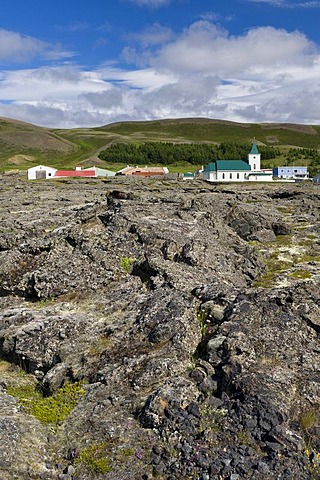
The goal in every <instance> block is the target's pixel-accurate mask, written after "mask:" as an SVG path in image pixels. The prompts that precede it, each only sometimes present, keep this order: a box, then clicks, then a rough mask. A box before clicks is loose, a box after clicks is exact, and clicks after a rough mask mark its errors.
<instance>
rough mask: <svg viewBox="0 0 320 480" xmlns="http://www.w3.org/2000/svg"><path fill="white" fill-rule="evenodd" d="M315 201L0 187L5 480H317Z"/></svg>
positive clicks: (265, 188)
mask: <svg viewBox="0 0 320 480" xmlns="http://www.w3.org/2000/svg"><path fill="white" fill-rule="evenodd" d="M319 200H320V190H319V187H318V186H317V185H313V184H311V183H310V184H309V183H308V184H282V183H275V184H274V185H256V184H252V185H223V186H222V185H210V184H206V183H204V182H201V181H200V180H199V181H195V182H193V183H191V182H190V183H187V182H184V181H182V180H174V179H163V180H161V179H140V178H130V179H128V178H121V177H117V178H113V179H112V180H98V179H90V180H85V179H79V180H58V181H34V182H28V181H27V180H26V179H25V178H23V177H21V176H18V175H16V176H2V178H1V204H0V210H1V219H2V221H1V230H0V233H1V234H0V277H1V283H0V305H1V310H0V355H1V359H2V360H1V361H0V405H1V409H0V425H1V428H0V445H1V448H0V479H1V480H14V479H18V480H20V479H22V480H23V479H41V480H51V479H60V480H72V479H73V480H76V479H81V480H89V479H90V480H91V479H100V478H101V479H110V480H123V479H125V478H128V479H132V480H136V479H137V480H138V479H141V480H143V479H144V480H150V479H153V478H158V479H160V480H161V479H163V480H174V479H181V480H182V479H183V480H187V479H190V480H191V479H196V480H209V479H216V480H245V479H255V480H260V479H261V480H262V479H264V480H265V479H270V480H272V479H281V480H282V479H283V480H289V479H290V480H291V479H297V480H304V479H310V478H315V479H318V478H320V441H319V433H320V424H319V405H320V383H319V382H320V371H319V365H320V342H319V333H320V315H319V313H320V299H319V274H320V223H319V215H320V212H319ZM79 382H81V383H80V384H79ZM79 385H81V387H80V390H81V393H80V394H79V395H78V394H76V393H75V392H76V390H70V391H69V393H68V395H67V397H63V398H64V400H63V401H62V404H61V403H59V401H60V400H59V398H61V392H62V391H64V388H65V387H68V386H69V387H70V388H71V389H73V388H75V389H76V388H77V387H79ZM31 391H32V392H33V394H32V395H31V394H30V392H31ZM70 392H71V393H70ZM33 395H38V397H37V398H38V400H35V397H34V396H33ZM39 399H40V400H39ZM37 402H38V403H37ZM70 406H71V408H69V410H68V407H70ZM70 412H71V413H70ZM53 413H54V416H53V418H54V420H52V414H53ZM50 415H51V416H50Z"/></svg>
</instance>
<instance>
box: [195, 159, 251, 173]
mask: <svg viewBox="0 0 320 480" xmlns="http://www.w3.org/2000/svg"><path fill="white" fill-rule="evenodd" d="M250 170H251V167H250V165H249V164H248V163H247V162H244V161H243V160H216V161H215V162H212V163H209V164H208V165H207V166H206V168H205V169H204V172H221V171H223V172H243V171H250Z"/></svg>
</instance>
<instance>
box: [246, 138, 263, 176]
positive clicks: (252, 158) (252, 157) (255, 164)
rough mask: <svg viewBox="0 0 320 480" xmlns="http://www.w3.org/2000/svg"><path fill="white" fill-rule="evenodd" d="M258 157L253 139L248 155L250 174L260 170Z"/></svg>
mask: <svg viewBox="0 0 320 480" xmlns="http://www.w3.org/2000/svg"><path fill="white" fill-rule="evenodd" d="M260 156H261V155H260V153H259V151H258V148H257V145H256V139H255V138H254V139H253V143H252V148H251V150H250V153H249V154H248V163H249V165H250V167H251V171H252V172H254V171H259V170H260V169H261V166H260Z"/></svg>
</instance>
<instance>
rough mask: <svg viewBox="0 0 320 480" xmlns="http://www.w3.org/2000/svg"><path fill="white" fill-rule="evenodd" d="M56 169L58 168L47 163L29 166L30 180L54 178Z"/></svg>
mask: <svg viewBox="0 0 320 480" xmlns="http://www.w3.org/2000/svg"><path fill="white" fill-rule="evenodd" d="M56 171H57V169H56V168H52V167H46V166H45V165H37V166H36V167H31V168H28V180H39V179H41V178H43V179H44V178H52V177H54V175H55V173H56Z"/></svg>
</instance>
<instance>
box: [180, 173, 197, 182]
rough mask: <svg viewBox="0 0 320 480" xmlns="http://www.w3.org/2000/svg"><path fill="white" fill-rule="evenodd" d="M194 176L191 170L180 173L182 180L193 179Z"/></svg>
mask: <svg viewBox="0 0 320 480" xmlns="http://www.w3.org/2000/svg"><path fill="white" fill-rule="evenodd" d="M195 177H196V174H195V173H192V172H186V173H184V174H183V175H182V178H183V180H194V179H195Z"/></svg>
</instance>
